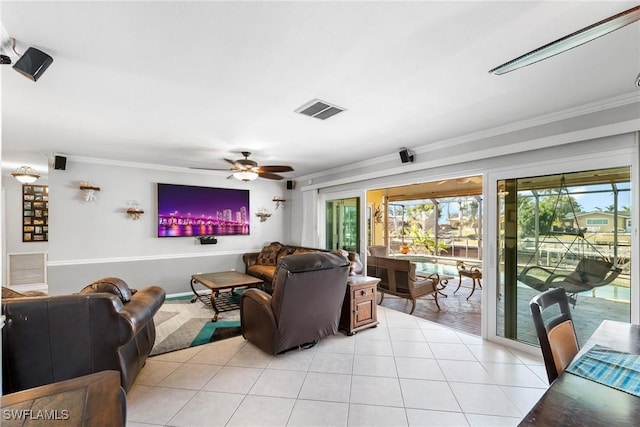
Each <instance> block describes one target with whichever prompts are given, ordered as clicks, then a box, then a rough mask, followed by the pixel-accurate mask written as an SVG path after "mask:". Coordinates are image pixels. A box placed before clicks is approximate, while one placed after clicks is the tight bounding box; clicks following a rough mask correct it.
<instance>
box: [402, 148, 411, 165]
mask: <svg viewBox="0 0 640 427" xmlns="http://www.w3.org/2000/svg"><path fill="white" fill-rule="evenodd" d="M400 160H401V161H402V163H411V162H413V154H411V153H410V152H409V150H407V149H406V148H404V149H402V150H400Z"/></svg>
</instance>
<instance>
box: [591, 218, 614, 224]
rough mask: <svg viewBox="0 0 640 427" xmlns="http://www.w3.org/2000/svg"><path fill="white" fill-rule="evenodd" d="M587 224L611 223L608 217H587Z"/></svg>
mask: <svg viewBox="0 0 640 427" xmlns="http://www.w3.org/2000/svg"><path fill="white" fill-rule="evenodd" d="M587 225H609V219H607V218H587Z"/></svg>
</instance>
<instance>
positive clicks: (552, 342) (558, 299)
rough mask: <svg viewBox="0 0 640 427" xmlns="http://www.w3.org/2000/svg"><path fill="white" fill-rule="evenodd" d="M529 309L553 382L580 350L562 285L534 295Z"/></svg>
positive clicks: (548, 373)
mask: <svg viewBox="0 0 640 427" xmlns="http://www.w3.org/2000/svg"><path fill="white" fill-rule="evenodd" d="M529 308H530V310H531V315H532V316H533V324H534V325H535V328H536V333H537V335H538V341H539V342H540V349H541V350H542V357H543V359H544V364H545V367H546V369H547V377H548V378H549V384H551V383H552V382H553V381H554V380H555V379H556V378H558V375H560V374H561V373H562V371H564V369H565V368H566V367H567V366H568V365H569V363H571V361H572V360H573V358H574V357H575V355H576V354H577V353H578V350H579V346H578V338H577V336H576V330H575V327H574V325H573V319H572V317H571V310H570V308H569V300H568V298H567V294H566V292H565V291H564V290H563V289H562V288H556V289H550V290H548V291H546V292H543V293H541V294H538V295H536V296H535V297H533V298H532V299H531V301H530V302H529ZM543 313H544V314H543Z"/></svg>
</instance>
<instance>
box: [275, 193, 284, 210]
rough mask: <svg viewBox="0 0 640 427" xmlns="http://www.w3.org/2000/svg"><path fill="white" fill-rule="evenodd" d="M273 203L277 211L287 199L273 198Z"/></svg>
mask: <svg viewBox="0 0 640 427" xmlns="http://www.w3.org/2000/svg"><path fill="white" fill-rule="evenodd" d="M273 201H274V202H275V204H276V209H278V208H279V207H280V206H282V207H284V202H286V201H287V199H285V198H283V197H280V196H273Z"/></svg>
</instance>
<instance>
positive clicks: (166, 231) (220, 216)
mask: <svg viewBox="0 0 640 427" xmlns="http://www.w3.org/2000/svg"><path fill="white" fill-rule="evenodd" d="M211 235H217V236H231V235H243V236H247V235H249V190H239V189H232V188H215V187H199V186H193V185H178V184H161V183H158V237H189V236H211Z"/></svg>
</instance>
